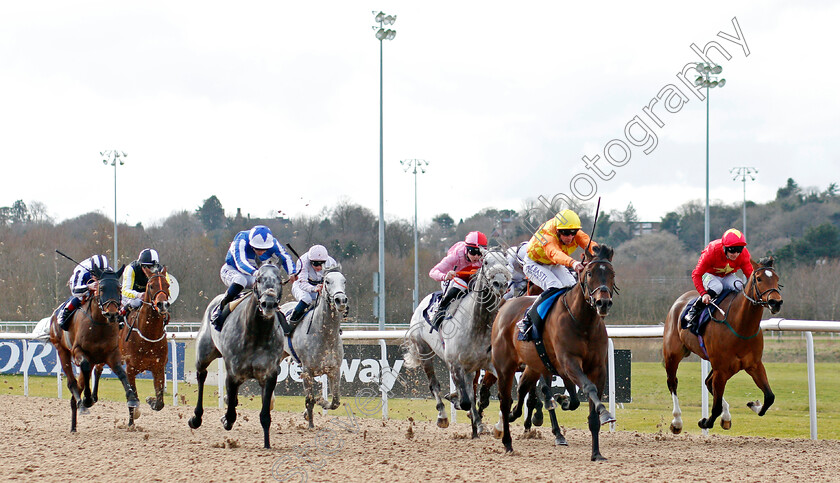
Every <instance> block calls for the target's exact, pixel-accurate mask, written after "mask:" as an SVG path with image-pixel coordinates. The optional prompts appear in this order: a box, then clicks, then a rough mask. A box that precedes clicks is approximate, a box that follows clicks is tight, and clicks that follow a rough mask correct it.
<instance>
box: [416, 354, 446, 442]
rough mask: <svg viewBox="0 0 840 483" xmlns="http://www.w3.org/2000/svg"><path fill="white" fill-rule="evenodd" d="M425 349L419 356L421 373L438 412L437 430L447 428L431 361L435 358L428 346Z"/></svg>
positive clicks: (444, 406) (438, 385) (443, 407)
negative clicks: (424, 374) (427, 384)
mask: <svg viewBox="0 0 840 483" xmlns="http://www.w3.org/2000/svg"><path fill="white" fill-rule="evenodd" d="M424 343H425V342H424ZM425 348H427V349H428V352H426V351H423V353H421V354H420V358H421V361H422V362H421V365H422V366H423V372H425V373H426V377H427V378H428V379H429V391H431V393H432V396H433V397H434V398H435V409H437V412H438V418H437V426H438V427H439V428H448V427H449V417H447V415H446V405H445V404H444V403H443V398H442V397H440V382H438V379H437V375H436V374H435V365H434V359H433V358H434V357H435V353H434V352H432V349H431V347H429V346H428V345H426V347H425ZM419 350H420V348H418V351H419ZM424 354H428V355H424Z"/></svg>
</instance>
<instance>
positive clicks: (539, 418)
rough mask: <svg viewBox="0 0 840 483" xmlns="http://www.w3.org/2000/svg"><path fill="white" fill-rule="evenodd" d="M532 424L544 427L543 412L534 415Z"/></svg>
mask: <svg viewBox="0 0 840 483" xmlns="http://www.w3.org/2000/svg"><path fill="white" fill-rule="evenodd" d="M531 423H533V424H534V426H542V425H543V413H542V411H540V412H538V413H535V414H534V416H533V417H532V418H531Z"/></svg>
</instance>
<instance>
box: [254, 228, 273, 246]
mask: <svg viewBox="0 0 840 483" xmlns="http://www.w3.org/2000/svg"><path fill="white" fill-rule="evenodd" d="M248 240H249V241H248V243H249V244H250V245H251V246H252V247H253V248H256V249H257V250H268V249H269V248H271V247H273V246H274V236H272V234H271V230H269V229H268V227H267V226H265V225H257V226H255V227H253V228H251V231H250V232H248Z"/></svg>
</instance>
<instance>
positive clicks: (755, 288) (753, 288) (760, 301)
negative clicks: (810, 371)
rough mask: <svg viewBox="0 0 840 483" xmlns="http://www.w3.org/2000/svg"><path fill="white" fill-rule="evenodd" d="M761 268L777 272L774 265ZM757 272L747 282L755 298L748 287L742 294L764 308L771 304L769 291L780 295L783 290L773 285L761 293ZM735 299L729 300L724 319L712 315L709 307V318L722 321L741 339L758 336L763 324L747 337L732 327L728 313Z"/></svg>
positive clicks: (752, 302) (718, 321)
mask: <svg viewBox="0 0 840 483" xmlns="http://www.w3.org/2000/svg"><path fill="white" fill-rule="evenodd" d="M760 268H762V269H764V270H770V271H772V272H773V273H776V270H775V269H774V268H773V267H760ZM756 273H758V270H755V271H753V273H752V275H751V276H750V280H749V281H748V282H747V284H749V285H750V290H751V291H752V292H754V293H755V295H754V297H755V298H753V297H750V296H749V295H747V290H746V289H745V290H743V291H741V295H743V296H744V298H746V299H747V300H748V301H749V302H750V303H751V304H753V305H758V306H760V307H762V308H764V307H769V306H770V300H769V299H768V300H765V299H764V295H765V294H767V293H772V292H777V293H778V294H779V295H781V294H782V292H781V291H780V290H779V289H778V288H776V287H771V288H768V289H767V290H765V291H763V292H761V293H759V291H758V282H757V281H756ZM777 276H778V274H777ZM750 282H752V283H750ZM734 301H735V297H733V298H731V299H730V300H729V305H727V307H726V314H727V315H725V316H724V317H723V320H719V319H716V318H715V317H714V315H712V312H711V309H707V310H709V318H710V319H712V320H713V321H715V322H717V323H719V324H721V323H722V324H724V325H725V326H726V327H727V328H728V329H729V331H730V332H732V333H733V334H735V336H736V337H738V338H739V339H741V340H750V339H753V338H755V337H757V336H758V334H760V333H761V324H759V325H758V329H756V331H755V334H753V335H751V336H748V337H745V336H743V335H741V334H739V333H738V332H737V331H736V330H735V328H734V327H732V325H731V324H730V323H729V321H728V320H727V319H728V318H729V316H728V314H729V312H730V308H731V307H732V302H734Z"/></svg>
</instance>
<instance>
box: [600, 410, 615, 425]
mask: <svg viewBox="0 0 840 483" xmlns="http://www.w3.org/2000/svg"><path fill="white" fill-rule="evenodd" d="M614 422H615V416H613V415H612V414H610V413H609V411H607V412H605V413H603V414H601V426H603V425H605V424H607V423H614Z"/></svg>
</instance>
